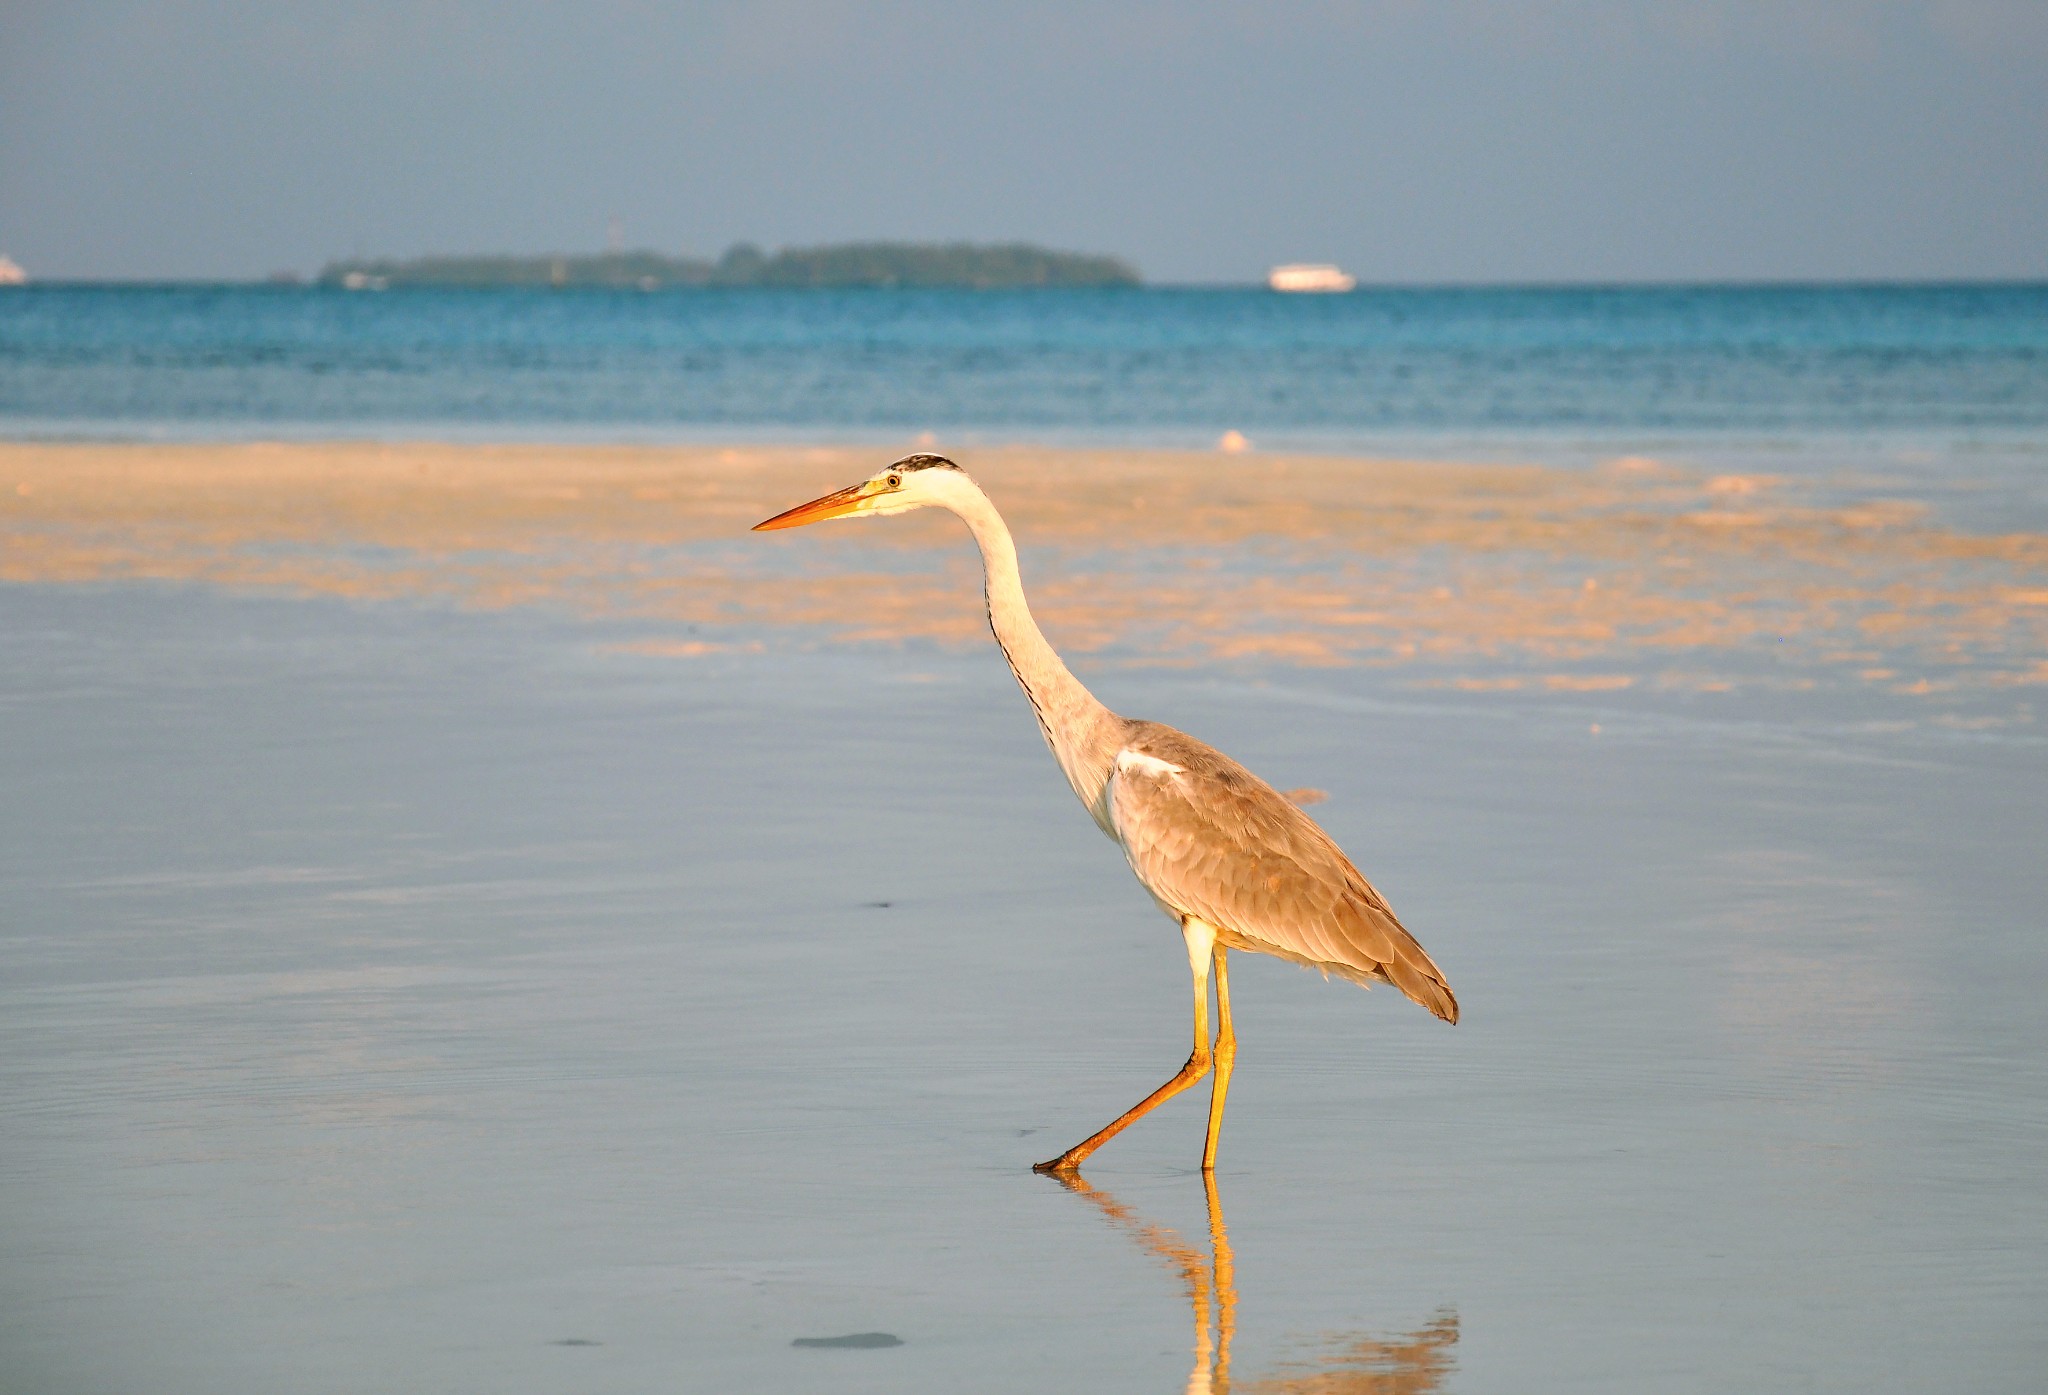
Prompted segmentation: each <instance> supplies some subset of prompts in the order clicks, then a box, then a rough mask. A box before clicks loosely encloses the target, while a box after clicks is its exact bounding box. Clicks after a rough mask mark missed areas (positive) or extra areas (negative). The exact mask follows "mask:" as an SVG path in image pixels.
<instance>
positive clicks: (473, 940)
mask: <svg viewBox="0 0 2048 1395" xmlns="http://www.w3.org/2000/svg"><path fill="white" fill-rule="evenodd" d="M1229 431H1236V432H1240V433H1242V434H1243V435H1244V436H1246V437H1248V438H1249V440H1250V446H1251V449H1250V451H1249V452H1248V453H1246V454H1244V455H1234V454H1226V453H1224V452H1222V451H1219V450H1218V449H1217V446H1218V445H1219V443H1220V438H1221V437H1222V436H1223V434H1224V433H1225V432H1229ZM926 433H929V439H931V440H932V442H933V443H934V444H935V445H938V446H939V447H941V448H943V449H947V450H948V451H952V452H955V453H957V454H958V455H959V457H960V458H961V459H962V460H963V461H964V462H966V463H967V464H968V466H969V468H970V469H971V470H972V471H973V472H974V476H975V478H976V479H977V480H978V481H980V482H981V484H982V485H983V486H984V487H985V488H986V489H987V490H988V491H989V494H990V496H991V497H992V498H994V499H996V500H997V501H998V502H999V503H1000V505H1001V507H1002V508H1003V510H1004V513H1005V516H1006V517H1007V518H1008V519H1009V520H1010V522H1011V525H1012V526H1013V527H1014V528H1015V529H1016V532H1017V539H1018V546H1019V551H1020V554H1021V556H1022V561H1023V565H1024V567H1025V572H1026V583H1027V586H1028V587H1029V589H1030V593H1031V597H1032V601H1033V606H1034V612H1035V613H1036V614H1037V616H1038V618H1039V620H1040V622H1041V623H1042V624H1043V625H1044V626H1045V628H1046V631H1047V633H1048V635H1049V636H1050V637H1051V638H1052V640H1053V642H1055V643H1056V644H1057V645H1058V646H1059V647H1060V649H1061V652H1062V653H1063V654H1065V655H1066V656H1067V658H1068V660H1069V662H1070V663H1072V665H1073V666H1074V671H1075V673H1076V675H1077V676H1079V677H1081V678H1082V679H1083V680H1084V681H1085V682H1086V683H1088V684H1089V685H1090V687H1091V688H1092V689H1093V690H1094V691H1095V692H1096V693H1097V694H1098V695H1099V696H1100V697H1101V698H1102V700H1103V701H1104V702H1106V703H1107V704H1109V705H1110V706H1112V707H1113V708H1114V709H1115V710H1118V711H1120V712H1125V713H1128V714H1130V715H1133V716H1142V717H1149V718H1153V719H1156V720H1161V721H1166V722H1169V723H1172V724H1173V725H1175V726H1178V727H1181V728H1182V729H1184V730H1186V731H1188V732H1190V733H1191V734H1193V735H1195V736H1197V737H1199V738H1201V739H1203V740H1207V741H1213V742H1214V743H1215V744H1216V745H1217V746H1218V747H1219V748H1220V749H1222V750H1225V751H1227V752H1229V753H1230V754H1231V755H1232V756H1234V757H1236V758H1238V759H1240V760H1242V761H1244V762H1245V763H1246V765H1247V766H1249V767H1250V768H1252V769H1253V770H1255V771H1257V772H1259V773H1260V774H1261V775H1262V776H1264V777H1265V778H1267V779H1269V780H1271V781H1272V782H1273V784H1274V786H1275V787H1276V788H1278V789H1294V790H1307V791H1310V792H1311V794H1312V795H1321V796H1324V797H1323V798H1321V799H1320V800H1319V801H1317V802H1316V803H1315V805H1314V808H1313V809H1312V811H1311V812H1312V814H1313V816H1314V817H1315V818H1316V819H1317V820H1318V822H1319V823H1321V824H1322V826H1323V827H1324V828H1326V829H1327V830H1328V831H1329V833H1330V834H1331V836H1332V837H1333V838H1335V839H1336V841H1337V842H1338V843H1339V844H1340V845H1341V846H1342V847H1343V848H1345V849H1346V850H1347V852H1348V853H1349V854H1350V855H1351V856H1352V857H1353V858H1354V859H1355V860H1356V862H1357V863H1358V865H1359V867H1360V869H1361V870H1362V871H1363V872H1364V873H1365V874H1366V875H1368V876H1370V877H1371V878H1372V879H1373V880H1374V883H1375V884H1376V885H1377V887H1378V888H1379V889H1380V891H1381V892H1383V893H1384V894H1385V896H1386V898H1387V900H1388V902H1389V904H1391V905H1393V906H1395V907H1397V908H1398V910H1399V913H1400V915H1401V917H1402V919H1403V921H1404V923H1406V924H1407V925H1408V926H1409V928H1410V929H1412V930H1413V931H1414V932H1415V933H1416V935H1417V937H1418V938H1419V939H1420V940H1421V942H1422V943H1423V944H1424V945H1425V946H1426V947H1427V949H1428V951H1429V953H1430V954H1431V955H1432V957H1433V958H1434V959H1435V960H1436V961H1437V962H1438V963H1439V964H1440V965H1441V966H1442V968H1443V970H1444V972H1445V973H1446V974H1447V976H1448V977H1449V979H1450V981H1451V983H1452V984H1453V986H1454V987H1455V990H1456V992H1457V994H1458V996H1459V1000H1460V1003H1461V1005H1462V1008H1463V1014H1464V1015H1463V1017H1462V1019H1461V1021H1460V1022H1459V1024H1458V1025H1457V1026H1456V1027H1455V1028H1450V1027H1446V1026H1445V1025H1444V1024H1442V1023H1440V1022H1437V1021H1435V1020H1434V1019H1432V1018H1431V1017H1430V1016H1429V1014H1427V1013H1425V1012H1423V1011H1422V1010H1421V1009H1419V1008H1417V1007H1416V1006H1415V1005H1414V1004H1412V1003H1409V1002H1407V1001H1405V1000H1404V999H1403V998H1402V997H1401V996H1400V995H1399V994H1398V993H1395V992H1392V991H1388V990H1384V989H1383V990H1381V991H1375V992H1371V993H1364V992H1361V991H1359V989H1357V988H1356V987H1354V986H1352V985H1349V984H1344V983H1333V982H1323V981H1321V980H1320V979H1319V978H1318V977H1317V976H1316V975H1314V974H1312V973H1307V972H1303V971H1300V970H1298V969H1296V968H1295V967H1293V966H1292V965H1288V964H1284V963H1282V962H1280V961H1278V960H1276V959H1272V958H1270V957H1267V956H1263V955H1257V954H1244V953H1239V954H1233V955H1232V956H1231V958H1230V982H1231V989H1232V1002H1233V1007H1234V1012H1235V1023H1236V1030H1237V1032H1238V1036H1239V1042H1240V1054H1239V1057H1238V1069H1237V1075H1236V1078H1235V1083H1234V1085H1233V1086H1232V1089H1231V1093H1230V1102H1229V1114H1228V1119H1227V1123H1226V1126H1225V1129H1224V1133H1223V1138H1222V1149H1221V1153H1220V1155H1219V1161H1218V1169H1217V1172H1216V1175H1215V1176H1214V1177H1213V1178H1210V1179H1205V1178H1204V1177H1203V1176H1202V1174H1201V1173H1200V1172H1199V1170H1198V1167H1197V1164H1198V1162H1199V1159H1200V1156H1201V1154H1200V1149H1201V1144H1202V1137H1203V1129H1204V1125H1205V1123H1206V1117H1207V1110H1206V1104H1207V1091H1206V1089H1204V1088H1201V1087H1197V1088H1196V1089H1195V1090H1193V1091H1190V1092H1189V1093H1188V1094H1187V1095H1186V1096H1184V1097H1182V1098H1181V1099H1178V1100H1174V1101H1171V1102H1169V1103H1168V1104H1166V1105H1165V1106H1163V1107H1162V1108H1160V1109H1159V1110H1158V1111H1156V1112H1155V1113H1154V1114H1152V1115H1150V1116H1148V1117H1147V1118H1145V1119H1144V1120H1142V1121H1140V1122H1139V1123H1138V1124H1137V1125H1136V1126H1135V1127H1133V1128H1132V1129H1130V1130H1129V1131H1128V1132H1127V1133H1125V1134H1123V1135H1121V1136H1120V1137H1118V1138H1117V1139H1116V1140H1115V1141H1114V1142H1113V1143H1112V1144H1111V1145H1110V1146H1109V1147H1107V1148H1105V1149H1104V1150H1103V1151H1102V1152H1101V1153H1099V1154H1097V1155H1096V1156H1095V1157H1094V1158H1091V1159H1090V1160H1089V1163H1088V1167H1087V1169H1086V1173H1085V1177H1086V1180H1085V1181H1075V1182H1072V1183H1070V1184H1068V1185H1066V1186H1062V1185H1060V1184H1058V1183H1055V1182H1054V1181H1052V1180H1050V1179H1048V1178H1046V1177H1042V1176H1038V1175H1035V1174H1033V1173H1032V1172H1031V1171H1030V1164H1031V1163H1032V1162H1034V1161H1036V1160H1039V1159H1043V1158H1047V1157H1050V1156H1052V1155H1053V1154H1055V1153H1057V1152H1058V1151H1059V1150H1060V1149H1062V1148H1064V1147H1066V1146H1068V1145H1070V1144H1072V1143H1073V1142H1075V1141H1076V1140H1077V1139H1079V1138H1080V1137H1081V1136H1083V1135H1084V1134H1085V1133H1087V1132H1088V1131H1089V1130H1091V1129H1093V1128H1095V1127H1097V1126H1098V1125H1100V1124H1101V1123H1103V1122H1104V1121H1106V1120H1107V1119H1109V1118H1110V1117H1113V1116H1114V1115H1115V1114H1116V1112H1117V1111H1119V1110H1121V1109H1123V1108H1125V1107H1126V1106H1128V1105H1129V1104H1130V1103H1131V1102H1132V1101H1133V1100H1135V1099H1137V1098H1139V1097H1140V1096H1141V1095H1142V1094H1143V1093H1144V1092H1145V1091H1147V1090H1149V1089H1151V1088H1152V1087H1153V1086H1155V1085H1156V1084H1157V1083H1158V1082H1159V1081H1160V1080H1162V1079H1163V1078H1165V1077H1166V1075H1167V1074H1168V1073H1169V1072H1170V1071H1172V1070H1173V1069H1174V1068H1175V1067H1176V1066H1178V1065H1179V1063H1180V1062H1181V1061H1182V1060H1183V1059H1184V1053H1185V1052H1186V1051H1187V1049H1188V1031H1189V1025H1190V1024H1189V1003H1188V997H1189V979H1188V977H1187V968H1186V958H1185V952H1184V949H1183V946H1182V944H1181V941H1180V938H1179V936H1178V934H1177V933H1176V931H1175V928H1174V926H1173V924H1172V923H1171V922H1170V921H1169V920H1168V919H1167V918H1166V917H1165V916H1162V915H1160V914H1159V912H1158V908H1157V907H1156V906H1155V905H1154V904H1152V903H1151V902H1150V900H1149V899H1148V898H1147V897H1146V895H1145V894H1144V892H1143V891H1142V890H1141V889H1140V887H1139V886H1138V885H1137V884H1136V883H1135V882H1134V881H1133V880H1132V878H1131V877H1130V875H1129V872H1128V869H1127V867H1126V866H1125V863H1124V859H1123V858H1122V856H1121V855H1120V853H1119V851H1118V850H1117V849H1116V848H1113V847H1111V846H1110V845H1108V844H1107V843H1105V842H1104V840H1103V839H1102V838H1101V837H1100V836H1099V835H1098V833H1097V831H1096V830H1095V828H1094V826H1093V825H1092V823H1091V821H1090V820H1089V818H1088V816H1087V814H1086V813H1085V812H1084V811H1083V810H1082V809H1081V808H1079V807H1077V805H1076V804H1075V801H1074V800H1073V798H1072V795H1071V792H1070V791H1069V789H1068V787H1067V785H1066V783H1065V781H1064V780H1063V779H1062V778H1061V776H1060V774H1059V771H1058V769H1057V768H1056V767H1055V765H1054V764H1053V762H1052V761H1051V760H1050V759H1048V757H1047V754H1046V751H1045V748H1044V744H1043V742H1042V741H1041V739H1040V736H1039V733H1038V730H1037V727H1036V724H1035V723H1034V722H1033V720H1032V718H1031V711H1030V707H1029V705H1028V704H1027V703H1026V701H1025V699H1024V698H1023V697H1022V696H1021V695H1020V694H1019V693H1018V692H1017V689H1016V684H1015V683H1014V682H1013V681H1012V679H1011V675H1010V673H1009V671H1008V670H1007V668H1006V667H1005V666H1004V664H1003V662H1002V659H1001V657H1000V655H999V654H998V652H997V649H996V646H995V645H994V644H993V643H991V642H990V640H989V638H988V635H987V632H986V629H985V620H984V617H983V612H982V609H981V596H980V592H979V571H978V568H977V566H976V564H975V559H974V554H973V551H972V544H971V543H970V542H969V541H968V539H967V537H966V536H965V534H964V533H963V532H962V531H961V530H960V529H959V528H958V526H957V525H956V524H955V523H954V522H953V521H952V520H951V519H947V518H943V517H936V516H931V515H920V516H918V517H916V518H903V519H883V520H877V521H874V522H872V523H868V524H862V525H859V526H855V525H852V524H847V525H844V526H842V525H838V524H833V525H829V526H822V527H818V528H814V529H805V530H801V531H798V532H794V533H789V532H778V533H772V534H752V533H750V532H749V531H748V528H749V525H751V524H752V523H754V522H755V521H757V520H759V519H762V518H764V517H766V516H768V515H770V514H772V513H775V512H779V511H781V510H783V509H786V508H788V507H790V506H791V505H793V504H796V503H799V502H801V501H802V500H804V499H807V498H812V497H815V496H817V495H819V494H821V493H823V492H825V491H827V490H829V489H833V488H837V487H840V486H843V485H845V484H848V483H851V482H852V481H854V480H857V479H860V478H862V477H863V476H865V475H867V474H869V473H872V472H873V471H874V470H875V469H876V468H877V466H878V465H880V464H881V463H882V462H883V461H886V460H887V459H889V458H891V456H890V454H889V452H894V453H901V452H902V451H903V450H905V449H908V448H911V447H912V446H913V445H914V444H915V443H917V442H919V441H920V440H923V439H926ZM1169 448H1173V449H1169ZM2044 695H2048V286H1949V287H1940V286H1925V287H1768V288H1758V287H1704V288H1631V289H1415V290H1381V291H1367V292H1360V293H1355V294H1352V295H1349V296H1340V297H1328V298H1315V297H1285V296H1278V295H1273V294H1269V293H1264V292H1256V291H1249V290H1184V289H1150V290H1135V291H1115V292H1093V291H1073V292H1036V293H1028V294H983V293H925V292H848V293H836V292H800V293H782V292H769V291H746V292H716V291H701V292H698V291H692V292H680V291H679V292H666V293H653V294H644V295H643V294H607V293H602V292H572V293H551V292H503V293H497V292H477V291H464V292H446V293H441V292H426V291H407V292H396V291H394V292H389V293H383V294H376V293H357V294H350V293H346V292H341V291H326V290H313V289H304V288H268V287H232V288H209V287H119V288H111V287H62V286H55V287H51V286H42V287H31V288H29V289H27V290H23V291H9V292H4V293H0V789H4V790H5V791H6V794H7V798H6V799H4V800H0V907H4V908H5V911H4V914H0V1116H4V1117H5V1118H6V1120H7V1126H6V1127H5V1128H4V1129H0V1208H4V1211H5V1214H6V1215H7V1216H8V1218H9V1224H8V1225H7V1226H6V1227H5V1228H4V1229H0V1392H12V1391H15V1390H21V1391H31V1390H33V1391H45V1390H49V1391H58V1390H62V1391H127V1390H144V1389H146V1390H149V1391H152V1392H169V1393H170V1395H186V1392H190V1395H202V1393H203V1395H240V1392H250V1393H251V1395H255V1393H256V1392H265V1393H266V1395H267V1392H274V1391H279V1390H290V1391H294V1392H310V1393H314V1395H318V1393H319V1392H335V1395H342V1393H343V1392H357V1391H362V1390H415V1389H459V1390H468V1389H488V1390H492V1391H496V1392H508V1393H510V1395H523V1392H533V1393H534V1395H544V1393H545V1392H555V1391H561V1390H567V1389H573V1390H578V1391H588V1392H621V1393H622V1395H623V1392H636V1391H645V1390H654V1389H668V1388H678V1389H683V1390H690V1391H700V1390H701V1391H758V1390H774V1391H792V1392H808V1391H817V1392H828V1391H829V1392H831V1393H832V1395H848V1392H870V1391H871V1392H876V1395H881V1392H891V1393H892V1395H893V1392H899V1391H952V1390H974V1391H991V1392H1008V1391H1015V1392H1025V1391H1034V1392H1035V1391H1042V1390H1047V1389H1056V1390H1057V1389H1079V1390H1105V1391H1133V1392H1144V1391H1169V1390H1171V1391H1183V1390H1204V1391H1211V1392H1216V1395H1222V1392H1226V1391H1231V1390H1235V1391H1236V1392H1238V1395H1330V1392H1335V1391H1366V1390H1372V1391H1397V1390H1398V1391H1403V1392H1411V1395H1426V1393H1427V1392H1447V1393H1453V1395H1454V1393H1456V1392H1483V1391H1497V1390H1515V1391H1533V1392H1548V1391H1558V1392H1564V1391H1569V1392H1573V1395H1584V1393H1585V1392H1596V1391H1597V1392H1615V1393H1616V1395H1622V1393H1623V1392H1627V1393H1628V1395H1634V1392H1639V1391H1643V1390H1653V1391H1660V1392H1665V1391H1668V1392H1695V1391H1696V1392H1701V1393H1702V1395H1705V1392H1718V1391H1726V1390H1781V1389H1798V1390H1817V1391H1841V1392H1845V1395H1846V1392H1856V1395H1865V1392H1872V1391H1885V1392H1893V1391H1896V1392H1901V1395H1904V1392H1911V1391H1923V1390H1927V1389H1936V1388H1941V1389H1945V1388H1950V1387H1955V1388H1967V1389H1971V1390H1986V1391H2006V1390H2011V1391H2019V1390H2030V1389H2033V1388H2036V1387H2037V1386H2038V1385H2039V1384H2040V1378H2039V1373H2040V1372H2041V1371H2042V1370H2044V1369H2048V1338H2044V1329H2043V1325H2042V1323H2041V1322H2040V1314H2041V1313H2042V1312H2043V1311H2044V1310H2048V1189H2044V1188H2043V1187H2042V1185H2041V1181H2040V1178H2041V1163H2040V1159H2041V1158H2042V1157H2044V1156H2048V1015H2044V1014H2043V1013H2042V1011H2041V1008H2040V1004H2041V1001H2042V995H2043V990H2044V989H2048V934H2044V917H2043V911H2042V908H2043V907H2044V906H2048V861H2044V859H2043V858H2042V857H2041V855H2040V846H2041V843H2042V833H2043V830H2044V828H2048V814H2044V798H2043V791H2044V790H2048V736H2044V734H2043V728H2042V720H2043V716H2044V708H2043V697H2044Z"/></svg>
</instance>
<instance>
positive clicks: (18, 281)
mask: <svg viewBox="0 0 2048 1395" xmlns="http://www.w3.org/2000/svg"><path fill="white" fill-rule="evenodd" d="M27 284H28V273H27V272H26V271H23V270H22V269H21V263H20V262H18V261H16V260H15V259H14V258H12V257H10V256H6V255H4V254H0V286H26V285H27Z"/></svg>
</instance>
